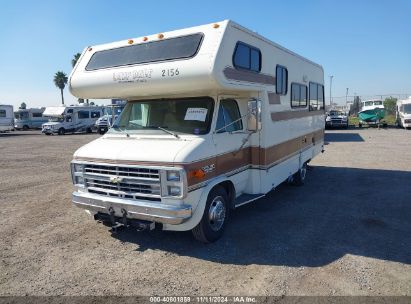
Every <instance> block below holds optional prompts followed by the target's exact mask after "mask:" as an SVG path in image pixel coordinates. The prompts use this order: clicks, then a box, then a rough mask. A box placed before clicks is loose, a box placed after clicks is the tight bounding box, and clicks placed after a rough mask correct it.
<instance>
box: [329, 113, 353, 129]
mask: <svg viewBox="0 0 411 304" xmlns="http://www.w3.org/2000/svg"><path fill="white" fill-rule="evenodd" d="M325 127H326V128H346V129H348V115H347V114H346V113H345V112H343V111H339V110H331V111H330V112H329V113H327V117H326V118H325Z"/></svg>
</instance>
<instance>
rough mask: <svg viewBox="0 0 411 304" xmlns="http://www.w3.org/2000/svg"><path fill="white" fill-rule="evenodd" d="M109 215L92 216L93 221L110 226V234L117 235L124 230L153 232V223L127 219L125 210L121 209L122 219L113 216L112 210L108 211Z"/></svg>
mask: <svg viewBox="0 0 411 304" xmlns="http://www.w3.org/2000/svg"><path fill="white" fill-rule="evenodd" d="M108 211H109V214H105V213H100V212H99V213H96V214H95V215H94V219H95V220H96V221H99V222H103V223H104V224H105V225H108V226H111V229H110V232H111V233H117V232H119V231H120V230H121V229H124V228H129V227H131V228H135V229H137V231H143V230H154V229H155V225H156V224H155V223H154V222H150V221H144V220H137V219H128V218H127V211H126V210H125V209H121V213H122V217H118V216H115V212H114V209H113V208H109V209H108Z"/></svg>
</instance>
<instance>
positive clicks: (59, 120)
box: [49, 117, 64, 122]
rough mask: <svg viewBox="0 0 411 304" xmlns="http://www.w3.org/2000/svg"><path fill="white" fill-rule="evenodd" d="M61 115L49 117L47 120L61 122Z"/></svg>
mask: <svg viewBox="0 0 411 304" xmlns="http://www.w3.org/2000/svg"><path fill="white" fill-rule="evenodd" d="M63 121H64V118H63V117H49V122H63Z"/></svg>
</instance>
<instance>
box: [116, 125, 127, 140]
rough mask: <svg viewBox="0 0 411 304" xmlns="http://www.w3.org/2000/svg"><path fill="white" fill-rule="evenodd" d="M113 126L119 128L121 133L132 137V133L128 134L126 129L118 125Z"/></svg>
mask: <svg viewBox="0 0 411 304" xmlns="http://www.w3.org/2000/svg"><path fill="white" fill-rule="evenodd" d="M112 128H113V129H117V130H119V131H120V132H121V133H124V134H126V136H127V137H130V134H128V133H127V131H126V130H125V129H122V128H120V127H119V126H118V125H113V126H112Z"/></svg>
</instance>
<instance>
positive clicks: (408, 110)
mask: <svg viewBox="0 0 411 304" xmlns="http://www.w3.org/2000/svg"><path fill="white" fill-rule="evenodd" d="M403 112H404V113H406V114H411V103H409V104H405V105H404V110H403Z"/></svg>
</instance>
